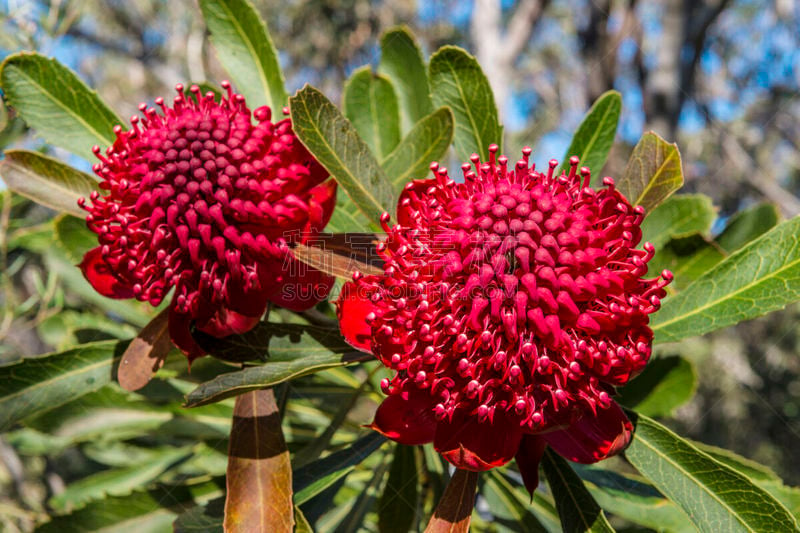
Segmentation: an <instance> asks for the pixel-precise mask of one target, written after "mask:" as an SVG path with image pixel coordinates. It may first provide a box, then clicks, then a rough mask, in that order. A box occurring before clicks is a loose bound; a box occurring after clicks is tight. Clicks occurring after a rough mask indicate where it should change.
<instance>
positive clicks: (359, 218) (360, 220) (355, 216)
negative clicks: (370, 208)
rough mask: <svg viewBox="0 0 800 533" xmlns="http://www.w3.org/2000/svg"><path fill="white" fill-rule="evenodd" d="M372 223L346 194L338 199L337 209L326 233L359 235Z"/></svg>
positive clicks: (326, 228)
mask: <svg viewBox="0 0 800 533" xmlns="http://www.w3.org/2000/svg"><path fill="white" fill-rule="evenodd" d="M369 226H370V222H369V220H367V217H366V215H365V214H364V213H362V212H361V211H360V210H359V209H358V207H356V206H355V204H353V202H352V201H351V200H350V198H348V197H347V195H346V194H339V195H337V197H336V207H335V208H334V210H333V214H332V215H331V219H330V220H329V221H328V225H327V226H326V227H325V231H330V232H333V233H358V232H361V231H364V230H365V229H367V228H369Z"/></svg>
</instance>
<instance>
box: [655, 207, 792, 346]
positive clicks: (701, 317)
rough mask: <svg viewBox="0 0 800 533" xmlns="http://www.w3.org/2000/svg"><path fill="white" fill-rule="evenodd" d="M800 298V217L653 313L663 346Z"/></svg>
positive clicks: (767, 236)
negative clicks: (664, 343) (665, 343)
mask: <svg viewBox="0 0 800 533" xmlns="http://www.w3.org/2000/svg"><path fill="white" fill-rule="evenodd" d="M798 298H800V217H796V218H794V219H792V220H788V221H786V222H784V223H782V224H779V225H778V226H776V227H775V228H773V229H771V230H770V231H768V232H767V233H765V234H764V235H762V236H761V237H759V238H758V239H756V240H754V241H752V242H750V243H749V244H747V245H746V246H744V247H743V248H740V249H739V250H737V251H736V252H734V253H733V254H732V255H731V256H730V257H728V258H726V259H725V260H724V261H722V262H721V263H719V264H718V265H717V266H716V267H715V268H714V269H713V270H712V271H710V272H708V273H706V274H705V275H703V276H702V277H701V278H700V279H698V280H697V281H695V282H694V283H692V284H691V285H690V286H689V287H687V288H686V290H684V291H682V292H681V293H680V294H678V295H677V296H674V297H672V298H669V299H668V300H667V301H666V302H664V305H663V307H662V308H661V310H660V311H659V312H658V313H656V314H655V315H654V319H653V326H652V327H653V331H654V332H655V334H656V340H657V341H658V342H670V341H677V340H680V339H683V338H686V337H691V336H693V335H702V334H703V333H708V332H709V331H713V330H715V329H719V328H723V327H725V326H729V325H731V324H737V323H739V322H741V321H742V320H747V319H749V318H754V317H757V316H760V315H764V314H766V313H769V312H770V311H775V310H777V309H781V308H783V307H785V306H786V305H787V304H790V303H792V302H795V301H797V300H798Z"/></svg>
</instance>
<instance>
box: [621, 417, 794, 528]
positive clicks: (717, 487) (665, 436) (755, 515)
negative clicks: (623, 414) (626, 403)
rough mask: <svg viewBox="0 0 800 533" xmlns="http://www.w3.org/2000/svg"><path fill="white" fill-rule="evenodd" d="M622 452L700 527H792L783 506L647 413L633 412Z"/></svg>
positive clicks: (792, 522) (791, 519)
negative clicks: (631, 434) (631, 432)
mask: <svg viewBox="0 0 800 533" xmlns="http://www.w3.org/2000/svg"><path fill="white" fill-rule="evenodd" d="M631 418H632V421H633V422H634V424H635V426H636V430H635V432H634V438H633V440H632V442H631V444H630V446H629V447H628V449H627V450H626V451H625V457H626V458H627V459H628V461H630V462H631V464H633V466H635V467H636V469H637V470H639V472H641V473H642V474H643V475H644V476H646V477H647V478H648V479H649V480H650V481H651V482H652V483H653V485H655V487H656V488H657V489H658V490H659V491H661V492H662V493H663V494H665V495H666V496H667V497H668V498H669V499H670V500H672V501H674V502H675V503H677V504H678V505H679V506H680V507H681V508H682V509H683V510H684V511H685V512H686V514H687V515H689V518H690V519H691V520H692V522H694V524H695V525H696V526H697V527H698V529H700V531H704V532H705V531H707V532H718V531H797V530H798V528H797V522H796V521H795V519H794V517H792V515H791V514H789V512H788V511H787V510H786V508H785V507H784V506H783V505H781V504H780V503H779V502H778V501H776V500H775V499H774V498H773V497H772V496H770V495H769V494H768V493H767V492H766V491H765V490H764V489H762V488H760V487H758V486H757V485H756V484H755V483H753V482H752V481H751V480H750V479H748V478H747V477H745V476H744V475H742V474H740V473H738V472H736V471H734V470H733V469H731V468H729V467H727V466H725V465H724V464H722V463H720V462H718V461H716V460H715V459H713V458H712V457H711V456H710V455H708V454H706V453H703V452H701V451H700V450H699V449H697V448H696V447H695V446H692V445H691V444H690V443H689V442H687V441H685V440H683V439H681V438H680V437H679V436H678V435H676V434H675V433H673V432H672V431H670V430H669V429H667V428H666V427H664V426H662V425H661V424H659V423H657V422H655V421H654V420H651V419H650V418H647V417H646V416H644V415H638V416H634V415H633V414H632V413H631Z"/></svg>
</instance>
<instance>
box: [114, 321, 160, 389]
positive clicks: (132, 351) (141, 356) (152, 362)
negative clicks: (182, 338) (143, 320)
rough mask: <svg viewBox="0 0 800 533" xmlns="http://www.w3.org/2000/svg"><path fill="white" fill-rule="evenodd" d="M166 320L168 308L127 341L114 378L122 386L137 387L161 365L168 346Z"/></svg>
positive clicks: (145, 382) (145, 383)
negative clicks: (128, 342)
mask: <svg viewBox="0 0 800 533" xmlns="http://www.w3.org/2000/svg"><path fill="white" fill-rule="evenodd" d="M168 324H169V310H168V309H164V310H163V311H161V312H160V313H159V314H158V315H156V317H155V318H154V319H153V320H151V321H150V322H149V323H148V324H147V325H146V326H145V327H144V328H142V331H140V332H139V334H138V335H137V336H136V338H134V339H133V340H132V341H131V343H130V344H129V345H128V348H127V349H126V350H125V353H124V354H122V361H120V363H119V369H118V370H117V381H119V384H120V386H121V387H122V388H123V389H125V390H129V391H135V390H139V389H141V388H142V387H144V386H145V385H147V384H148V383H149V382H150V380H151V379H152V378H153V376H154V375H155V373H156V372H157V371H158V369H159V368H161V367H162V366H163V365H164V360H165V359H166V358H167V354H168V353H169V352H170V350H171V349H172V340H170V336H169V327H168Z"/></svg>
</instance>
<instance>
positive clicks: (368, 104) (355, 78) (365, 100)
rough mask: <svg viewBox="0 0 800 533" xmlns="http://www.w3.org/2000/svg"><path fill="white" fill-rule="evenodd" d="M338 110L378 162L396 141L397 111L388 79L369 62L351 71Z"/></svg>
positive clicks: (395, 97) (389, 151)
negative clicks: (376, 71) (340, 108)
mask: <svg viewBox="0 0 800 533" xmlns="http://www.w3.org/2000/svg"><path fill="white" fill-rule="evenodd" d="M342 112H343V113H344V116H346V117H347V118H348V119H349V120H350V122H352V123H353V127H354V128H355V129H356V131H357V132H358V134H359V135H360V136H361V138H362V139H364V142H366V143H367V146H369V148H370V150H372V153H373V154H375V157H377V158H378V160H379V161H383V159H384V158H385V157H386V156H387V155H389V154H390V153H391V151H392V150H394V148H395V147H396V146H397V143H399V142H400V111H399V109H398V107H397V96H396V95H395V93H394V88H393V87H392V82H390V81H389V79H388V78H387V77H385V76H383V75H381V74H375V73H373V72H372V67H370V66H369V65H367V66H364V67H361V68H359V69H357V70H355V71H354V72H353V74H352V75H351V76H350V79H348V80H347V83H346V84H345V86H344V93H343V94H342Z"/></svg>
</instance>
